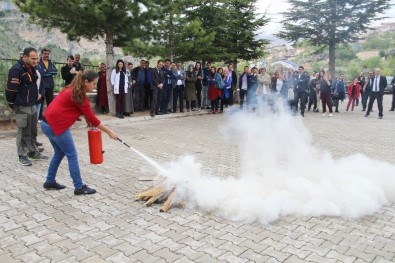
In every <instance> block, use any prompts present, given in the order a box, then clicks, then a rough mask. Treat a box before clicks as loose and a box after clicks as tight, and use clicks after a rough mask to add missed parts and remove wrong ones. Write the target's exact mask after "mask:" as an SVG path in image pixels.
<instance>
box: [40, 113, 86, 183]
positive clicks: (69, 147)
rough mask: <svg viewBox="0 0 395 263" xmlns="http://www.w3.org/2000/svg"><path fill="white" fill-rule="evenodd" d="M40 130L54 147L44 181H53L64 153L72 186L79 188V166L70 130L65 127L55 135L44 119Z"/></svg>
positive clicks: (80, 179)
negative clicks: (60, 132)
mask: <svg viewBox="0 0 395 263" xmlns="http://www.w3.org/2000/svg"><path fill="white" fill-rule="evenodd" d="M41 130H42V131H43V133H44V134H45V135H46V136H47V137H48V139H49V142H50V143H51V145H52V147H53V149H54V155H53V157H52V160H51V162H50V163H49V168H48V175H47V179H46V182H47V183H54V182H55V181H56V180H55V178H56V173H57V171H58V168H59V165H60V162H61V161H62V159H63V157H64V156H65V155H66V157H67V160H68V162H69V171H70V176H71V178H72V179H73V184H74V187H75V189H81V188H82V186H83V183H82V178H81V173H80V167H79V166H78V157H77V150H76V148H75V145H74V140H73V137H72V136H71V132H70V130H69V129H67V130H66V131H64V132H63V133H62V134H60V135H59V136H56V135H55V134H54V133H53V130H52V128H51V126H49V125H48V123H46V122H44V121H42V122H41Z"/></svg>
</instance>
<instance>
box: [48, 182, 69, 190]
mask: <svg viewBox="0 0 395 263" xmlns="http://www.w3.org/2000/svg"><path fill="white" fill-rule="evenodd" d="M43 186H44V188H45V189H47V190H62V189H65V188H66V186H64V185H62V184H58V183H57V182H54V183H47V182H45V183H44V185H43Z"/></svg>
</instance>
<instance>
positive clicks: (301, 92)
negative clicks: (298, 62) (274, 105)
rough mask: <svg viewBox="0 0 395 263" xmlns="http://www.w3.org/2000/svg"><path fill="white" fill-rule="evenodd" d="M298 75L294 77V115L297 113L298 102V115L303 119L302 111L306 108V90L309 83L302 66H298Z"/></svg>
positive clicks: (307, 75)
mask: <svg viewBox="0 0 395 263" xmlns="http://www.w3.org/2000/svg"><path fill="white" fill-rule="evenodd" d="M298 72H299V74H298V75H296V76H295V87H294V94H295V113H296V112H297V111H298V104H299V101H300V115H302V117H304V110H305V108H306V96H307V89H308V86H309V82H310V77H309V74H307V72H306V71H304V67H303V66H299V70H298Z"/></svg>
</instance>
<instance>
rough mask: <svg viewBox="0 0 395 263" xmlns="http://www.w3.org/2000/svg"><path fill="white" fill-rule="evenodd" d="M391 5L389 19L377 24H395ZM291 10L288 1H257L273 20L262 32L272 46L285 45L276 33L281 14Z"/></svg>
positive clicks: (258, 5) (394, 13) (393, 9)
mask: <svg viewBox="0 0 395 263" xmlns="http://www.w3.org/2000/svg"><path fill="white" fill-rule="evenodd" d="M391 4H393V5H394V6H392V7H391V9H389V10H388V12H387V13H386V14H385V16H387V17H389V18H387V19H385V20H381V21H379V22H376V24H380V23H382V22H395V0H391ZM289 8H290V4H289V3H288V1H287V0H257V11H258V12H260V13H265V12H267V15H268V17H269V18H271V22H270V23H268V24H267V25H266V26H265V27H264V28H263V29H262V30H261V31H262V34H261V35H263V37H264V38H266V39H269V40H272V44H277V43H278V44H282V43H285V42H284V41H283V40H279V39H278V38H276V37H275V36H274V33H276V32H278V31H279V29H280V28H281V24H280V21H281V20H282V16H281V15H280V13H281V12H285V11H287V10H288V9H289Z"/></svg>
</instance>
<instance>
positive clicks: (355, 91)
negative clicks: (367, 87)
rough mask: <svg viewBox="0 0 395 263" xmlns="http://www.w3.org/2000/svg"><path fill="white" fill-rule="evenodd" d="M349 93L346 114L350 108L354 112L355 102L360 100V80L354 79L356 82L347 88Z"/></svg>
mask: <svg viewBox="0 0 395 263" xmlns="http://www.w3.org/2000/svg"><path fill="white" fill-rule="evenodd" d="M347 93H348V104H347V108H346V112H348V108H350V104H352V106H351V111H354V105H355V101H356V100H357V99H358V98H359V95H360V94H361V85H359V84H358V78H355V79H354V82H353V83H351V84H350V86H348V88H347Z"/></svg>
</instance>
